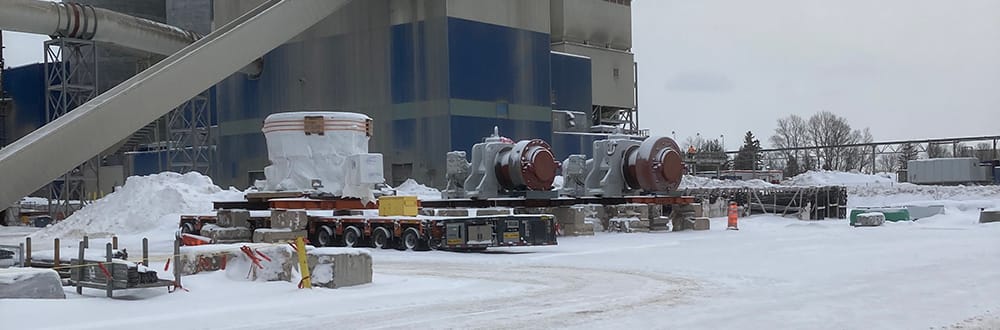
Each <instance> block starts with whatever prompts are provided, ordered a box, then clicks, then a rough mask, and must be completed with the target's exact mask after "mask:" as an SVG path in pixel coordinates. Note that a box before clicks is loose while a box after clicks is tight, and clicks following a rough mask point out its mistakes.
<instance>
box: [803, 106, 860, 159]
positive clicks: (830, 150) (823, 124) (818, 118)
mask: <svg viewBox="0 0 1000 330" xmlns="http://www.w3.org/2000/svg"><path fill="white" fill-rule="evenodd" d="M808 132H809V135H808V136H809V142H810V144H811V145H813V146H816V147H825V146H830V147H827V148H822V149H819V150H818V152H819V155H818V156H819V158H820V159H819V161H820V166H822V168H823V169H825V170H841V171H843V170H848V169H851V167H855V165H857V162H860V161H861V159H863V157H861V155H860V152H858V151H852V148H844V147H836V146H840V145H845V144H854V143H858V142H859V141H861V140H864V139H869V140H870V138H871V133H870V132H868V131H867V130H866V131H857V130H851V125H849V124H848V123H847V119H845V118H843V117H840V116H837V115H835V114H833V113H832V112H829V111H822V112H819V113H817V114H815V115H813V116H812V117H810V118H809V124H808ZM866 135H867V136H866ZM852 153H853V155H850V156H849V154H852ZM849 157H850V158H851V159H848V158H849ZM850 162H855V164H850Z"/></svg>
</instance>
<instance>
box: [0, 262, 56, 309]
mask: <svg viewBox="0 0 1000 330" xmlns="http://www.w3.org/2000/svg"><path fill="white" fill-rule="evenodd" d="M65 298H66V293H64V292H63V288H62V280H61V279H60V278H59V273H57V272H56V271H55V270H52V269H42V268H4V269H0V299H65ZM11 304H17V303H15V302H11Z"/></svg>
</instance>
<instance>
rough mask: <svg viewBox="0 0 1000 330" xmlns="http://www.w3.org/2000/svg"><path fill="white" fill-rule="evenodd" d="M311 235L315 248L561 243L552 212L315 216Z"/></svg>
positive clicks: (469, 247) (447, 247)
mask: <svg viewBox="0 0 1000 330" xmlns="http://www.w3.org/2000/svg"><path fill="white" fill-rule="evenodd" d="M308 234H309V238H310V242H312V244H313V245H315V246H365V247H374V248H393V247H395V248H396V249H399V250H417V251H421V250H436V249H441V250H482V249H486V248H488V247H504V246H534V245H556V222H555V219H554V218H553V217H552V216H551V215H504V216H482V217H355V216H346V217H316V218H312V217H310V219H309V227H308Z"/></svg>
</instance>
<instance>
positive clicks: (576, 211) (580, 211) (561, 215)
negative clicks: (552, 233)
mask: <svg viewBox="0 0 1000 330" xmlns="http://www.w3.org/2000/svg"><path fill="white" fill-rule="evenodd" d="M551 211H552V213H550V214H552V215H553V216H555V218H556V222H558V223H559V225H560V226H567V225H572V226H583V225H584V222H585V221H586V220H587V213H588V211H587V210H586V209H584V208H583V207H580V206H563V207H554V208H552V210H551Z"/></svg>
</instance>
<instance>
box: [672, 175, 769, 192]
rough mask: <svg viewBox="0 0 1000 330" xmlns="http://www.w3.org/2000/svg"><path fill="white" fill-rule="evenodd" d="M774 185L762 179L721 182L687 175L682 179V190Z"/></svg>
mask: <svg viewBox="0 0 1000 330" xmlns="http://www.w3.org/2000/svg"><path fill="white" fill-rule="evenodd" d="M770 187H776V186H775V185H774V184H771V183H769V182H766V181H764V180H761V179H753V180H745V181H742V180H719V179H712V178H705V177H700V176H693V175H685V176H684V178H683V179H681V185H680V189H692V188H770Z"/></svg>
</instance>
